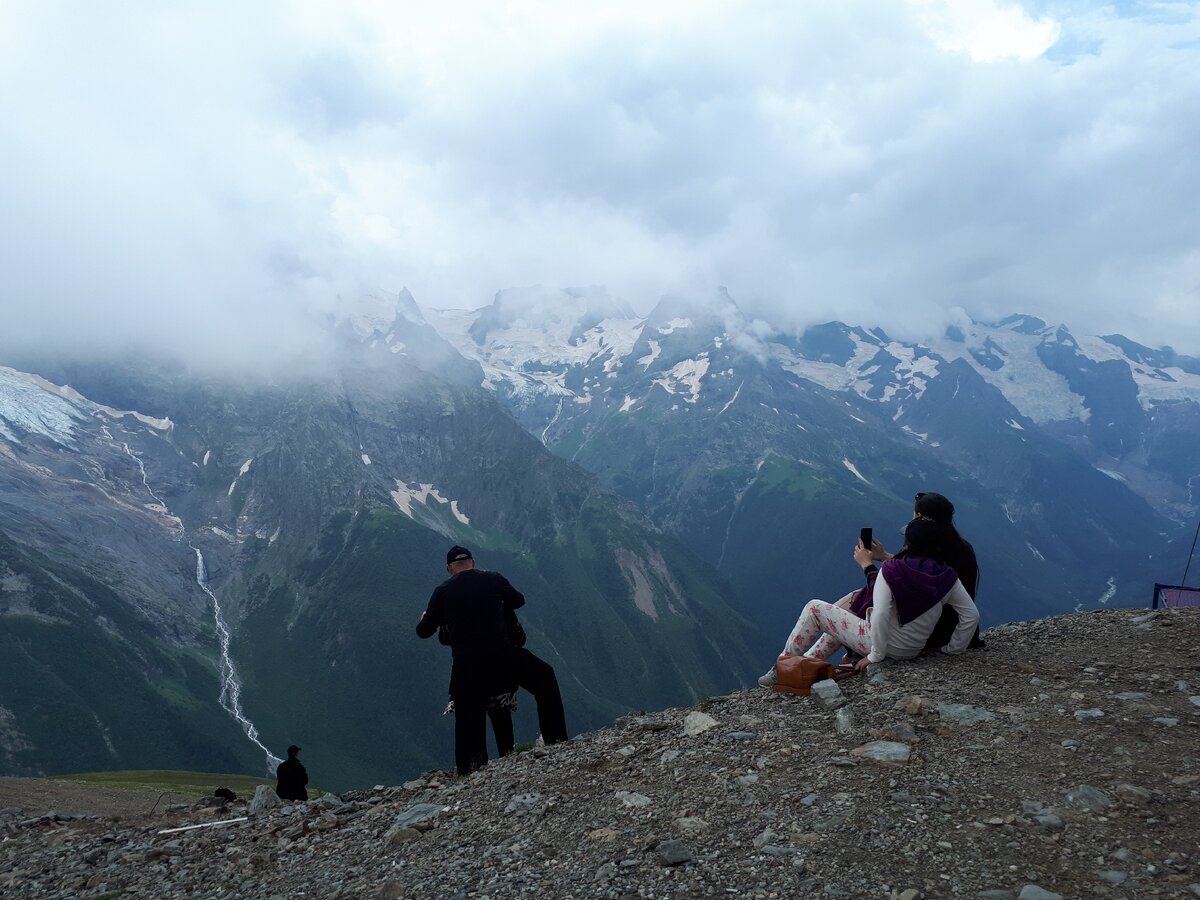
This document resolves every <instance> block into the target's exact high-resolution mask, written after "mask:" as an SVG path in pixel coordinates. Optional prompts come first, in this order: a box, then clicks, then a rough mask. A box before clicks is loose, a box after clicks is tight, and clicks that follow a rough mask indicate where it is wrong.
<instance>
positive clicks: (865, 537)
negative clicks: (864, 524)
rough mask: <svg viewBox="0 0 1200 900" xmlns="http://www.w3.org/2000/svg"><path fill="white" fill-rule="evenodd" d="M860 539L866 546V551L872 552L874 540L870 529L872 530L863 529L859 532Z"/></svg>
mask: <svg viewBox="0 0 1200 900" xmlns="http://www.w3.org/2000/svg"><path fill="white" fill-rule="evenodd" d="M858 539H859V540H860V541H862V545H863V546H864V547H865V548H866V549H868V550H870V549H871V544H872V538H871V529H870V528H861V529H859V532H858Z"/></svg>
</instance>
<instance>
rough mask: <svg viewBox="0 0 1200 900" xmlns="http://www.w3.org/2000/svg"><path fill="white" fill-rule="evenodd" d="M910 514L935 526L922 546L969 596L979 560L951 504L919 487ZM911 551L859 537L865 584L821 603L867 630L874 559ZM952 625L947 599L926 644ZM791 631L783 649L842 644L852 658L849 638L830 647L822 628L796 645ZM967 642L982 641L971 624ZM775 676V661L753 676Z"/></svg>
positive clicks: (943, 637) (954, 618) (769, 681)
mask: <svg viewBox="0 0 1200 900" xmlns="http://www.w3.org/2000/svg"><path fill="white" fill-rule="evenodd" d="M913 519H914V520H916V519H924V520H926V521H928V522H931V523H932V524H933V525H935V526H936V528H934V529H933V530H932V531H930V532H929V533H928V538H929V540H928V541H927V544H926V546H925V547H923V548H922V549H923V551H925V552H928V553H930V554H931V557H930V558H932V559H935V560H937V561H938V562H940V563H942V564H944V565H947V566H949V567H950V568H951V569H953V570H954V572H955V574H956V575H957V576H958V579H959V581H961V582H962V584H963V588H964V589H965V590H966V592H967V594H968V596H970V598H971V600H972V601H974V599H975V591H976V589H977V588H978V586H979V564H978V563H977V562H976V560H975V549H974V548H973V547H972V546H971V545H970V543H968V542H967V541H966V540H965V539H964V538H963V536H962V535H961V534H959V533H958V529H957V528H955V527H954V504H953V503H951V502H950V500H949V498H947V497H946V496H944V495H943V494H938V493H935V492H933V491H921V492H919V493H918V494H917V495H916V497H915V498H914V499H913ZM910 555H912V550H911V548H910V547H909V546H908V544H907V542H906V543H905V546H904V547H902V548H901V549H900V550H899V551H897V552H896V554H895V556H893V555H892V554H891V553H888V552H887V550H885V549H884V547H883V545H882V544H881V543H880V542H879V541H872V546H870V547H863V546H862V544H861V543H860V544H858V545H856V546H855V548H854V561H855V562H857V563H858V564H859V566H861V567H862V570H863V575H864V577H865V578H866V584H865V586H864V587H861V588H859V589H857V590H854V591H851V592H850V593H848V594H846V596H844V597H842V598H841V599H840V600H838V601H837V602H836V603H834V604H825V605H826V606H829V605H832V606H834V607H836V608H837V609H838V610H846V611H848V612H851V613H853V614H854V615H855V616H856V617H858V618H859V619H860V620H863V621H860V622H857V623H855V622H848V623H847V630H849V631H853V632H859V631H861V632H862V634H863V635H865V634H866V633H867V626H866V619H867V618H868V616H869V611H870V609H871V608H872V605H873V603H874V589H875V581H876V578H877V575H878V573H879V569H878V567H877V566H876V563H877V562H882V561H886V560H890V559H904V558H906V557H907V556H910ZM831 615H833V614H831ZM801 618H803V616H802V617H801ZM957 625H958V613H957V612H955V610H954V607H953V606H949V605H947V606H944V607H943V610H942V618H941V619H940V620H938V622H937V623H936V625H935V626H934V628H933V630H932V631H931V632H930V634H929V637H928V638H927V642H926V647H925V649H927V650H936V649H938V648H940V647H943V646H945V644H946V642H947V641H949V640H950V638H951V636H952V635H953V634H954V631H955V628H956V626H957ZM799 627H800V622H799V621H797V623H796V628H799ZM795 634H796V629H793V632H792V635H790V636H789V637H788V640H787V643H786V644H785V645H784V650H783V653H784V655H787V656H800V655H804V656H812V657H817V658H820V659H825V658H827V657H828V656H830V655H832V653H833V652H834V650H836V649H837V648H838V647H841V646H845V647H846V655H847V659H848V660H850V661H853V660H854V659H855V658H856V657H857V656H858V651H857V650H856V648H855V646H854V643H852V642H842V643H838V644H837V646H836V647H831V642H832V638H830V637H829V636H828V634H827V633H826V634H822V635H821V636H820V638H819V639H818V640H817V642H816V643H814V644H813V645H812V646H811V647H808V648H807V650H806V649H805V648H802V647H801V648H797V647H796V646H795V645H794V641H793V638H794V637H795ZM970 646H971V647H973V648H974V647H982V646H983V641H981V640H980V639H979V629H978V627H976V629H975V631H974V633H973V634H972V636H971V639H970ZM775 680H776V673H775V667H774V666H771V668H770V669H768V670H767V672H766V674H764V675H763V676H761V677H760V678H759V679H758V683H759V685H761V686H762V687H772V686H773V685H774V684H775Z"/></svg>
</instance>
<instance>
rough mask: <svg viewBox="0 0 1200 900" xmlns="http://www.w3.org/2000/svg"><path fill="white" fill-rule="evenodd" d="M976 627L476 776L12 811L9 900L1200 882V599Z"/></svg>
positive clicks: (962, 892)
mask: <svg viewBox="0 0 1200 900" xmlns="http://www.w3.org/2000/svg"><path fill="white" fill-rule="evenodd" d="M984 637H985V639H986V640H987V648H986V649H985V650H980V651H974V652H971V653H969V654H966V655H964V656H962V657H958V658H950V657H943V656H930V657H925V658H922V659H919V660H916V661H913V662H909V663H903V664H896V665H889V666H886V667H883V668H882V669H880V670H879V671H877V672H875V673H874V674H873V675H871V676H869V677H866V676H861V677H858V678H855V679H851V680H849V681H845V682H841V684H840V690H841V692H842V693H843V694H844V697H842V698H840V699H839V698H837V697H830V698H829V699H828V700H822V698H818V697H812V698H797V697H792V696H789V695H784V694H777V693H774V692H772V691H766V690H762V689H757V688H756V689H753V690H745V691H739V692H737V693H734V694H731V695H729V696H726V697H719V698H713V699H711V700H709V701H706V702H705V703H703V704H701V705H700V706H698V707H694V708H691V709H669V710H665V711H661V712H654V713H647V714H639V715H631V716H626V717H624V718H622V719H620V720H618V721H617V722H616V723H614V725H613V726H612V727H611V728H607V729H603V730H601V731H598V732H594V733H592V734H588V735H583V736H580V737H579V738H577V739H575V740H573V741H571V742H569V743H567V744H564V745H558V746H555V747H551V748H549V749H548V750H547V749H540V748H539V749H538V750H535V751H532V752H528V753H522V754H518V755H517V756H515V757H510V758H508V759H505V760H500V761H498V762H494V763H493V764H492V765H490V766H489V767H488V768H487V769H485V770H484V771H482V772H479V773H476V774H475V775H473V776H471V777H470V778H466V779H459V778H455V777H452V776H450V775H449V774H448V773H428V774H427V775H426V776H424V777H423V778H421V779H418V780H416V781H413V782H409V783H408V784H406V785H403V786H397V787H390V788H382V789H378V790H375V791H370V792H360V793H349V794H346V795H343V796H342V797H340V798H338V797H332V796H329V797H323V798H322V799H321V800H320V801H316V802H312V803H308V804H295V805H286V806H275V807H274V808H270V809H264V810H262V811H259V810H257V806H256V805H252V808H254V809H255V812H254V813H250V812H249V810H247V809H246V807H245V806H244V804H235V805H233V806H231V807H230V808H228V809H217V808H196V809H193V810H188V811H186V812H176V813H175V814H174V815H173V817H170V818H168V819H164V820H163V821H162V822H160V823H159V824H158V825H157V826H154V827H151V826H146V825H139V826H136V827H134V826H128V825H125V826H123V825H116V824H114V823H112V822H109V821H104V820H97V819H84V820H76V821H60V820H56V819H53V818H47V817H37V816H30V815H28V814H25V813H20V814H11V813H10V814H8V815H7V817H5V815H4V813H2V812H0V834H2V835H3V842H2V843H0V894H3V895H4V896H5V897H9V896H11V897H52V896H80V897H90V896H122V895H133V896H145V897H182V896H188V897H235V896H236V897H264V898H271V897H276V896H278V897H302V896H304V897H383V898H388V897H406V898H407V897H412V898H424V897H430V898H459V897H462V898H467V897H472V898H481V900H482V898H493V900H495V898H508V897H524V896H544V897H550V898H584V897H587V898H593V897H609V898H632V897H713V896H725V897H755V898H790V897H807V896H812V897H830V898H838V897H846V898H849V897H854V898H857V897H880V898H892V900H900V898H902V900H913V898H918V897H984V898H995V900H1000V898H1004V897H1014V898H1015V897H1020V898H1023V900H1030V898H1034V900H1036V898H1039V897H1040V898H1046V897H1054V896H1061V897H1195V896H1200V855H1198V854H1200V811H1198V810H1200V808H1198V806H1197V801H1198V799H1200V747H1198V745H1197V734H1198V731H1197V728H1198V727H1200V613H1198V612H1196V611H1187V610H1178V611H1171V612H1163V613H1158V614H1149V615H1147V614H1146V613H1145V612H1143V611H1131V610H1105V611H1101V612H1095V613H1082V614H1076V615H1071V616H1061V617H1056V618H1052V619H1043V620H1039V621H1036V622H1028V623H1020V624H1015V625H1007V626H1001V627H998V628H994V629H991V630H990V631H988V632H987V633H986V634H985V635H984ZM874 754H878V755H880V756H882V757H883V758H882V759H878V760H877V759H874V758H873V755H874ZM263 799H264V800H265V801H269V800H270V799H271V798H270V796H267V795H266V792H264V798H263ZM247 815H248V816H249V818H248V820H247V821H244V822H234V823H232V824H229V825H220V826H218V827H213V828H202V829H197V830H193V831H185V832H180V833H174V834H159V833H157V832H158V830H160V829H161V828H164V827H167V826H168V824H169V823H181V824H184V823H210V822H214V821H218V822H219V821H221V820H222V819H223V818H230V817H240V816H247Z"/></svg>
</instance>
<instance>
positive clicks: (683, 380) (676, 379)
mask: <svg viewBox="0 0 1200 900" xmlns="http://www.w3.org/2000/svg"><path fill="white" fill-rule="evenodd" d="M708 365H709V363H708V358H707V357H701V358H699V359H685V360H682V361H681V362H677V363H676V364H675V365H674V366H672V367H671V368H670V370H668V371H667V372H665V373H663V375H661V376H660V377H658V378H655V379H654V383H655V384H657V385H660V386H661V387H662V388H663V389H664V390H666V391H667V392H668V393H671V394H680V395H683V394H686V395H687V396H685V397H684V399H685V400H686V401H687V402H688V403H695V402H696V401H697V400H699V399H700V379H701V378H703V377H704V375H705V373H707V372H708Z"/></svg>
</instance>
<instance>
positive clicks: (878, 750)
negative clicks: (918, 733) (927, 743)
mask: <svg viewBox="0 0 1200 900" xmlns="http://www.w3.org/2000/svg"><path fill="white" fill-rule="evenodd" d="M850 755H851V756H857V757H859V758H860V759H866V760H870V761H871V762H875V763H879V764H880V765H885V766H903V765H907V764H908V760H909V757H910V756H912V748H911V747H909V746H908V744H901V743H900V742H898V741H871V742H870V743H867V744H863V745H862V746H861V747H855V748H854V749H853V750H851V751H850Z"/></svg>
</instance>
